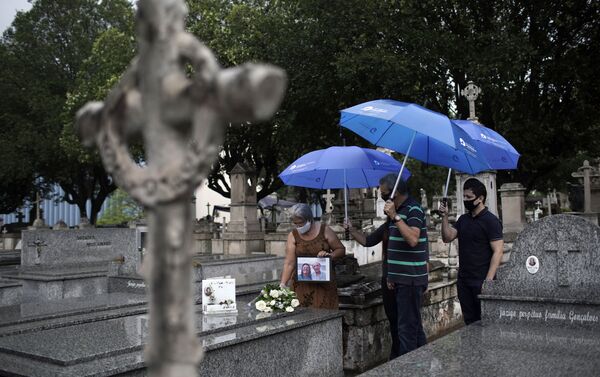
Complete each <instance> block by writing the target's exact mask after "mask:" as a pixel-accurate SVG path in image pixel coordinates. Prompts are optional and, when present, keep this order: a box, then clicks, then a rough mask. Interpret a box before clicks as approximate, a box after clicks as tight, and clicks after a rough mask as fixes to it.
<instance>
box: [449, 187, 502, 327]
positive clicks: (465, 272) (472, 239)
mask: <svg viewBox="0 0 600 377" xmlns="http://www.w3.org/2000/svg"><path fill="white" fill-rule="evenodd" d="M486 197H487V191H486V189H485V185H484V184H483V183H481V182H480V181H479V180H477V179H475V178H470V179H467V181H466V182H465V184H464V185H463V200H464V204H465V210H466V211H467V213H465V214H464V215H462V216H460V217H459V218H458V221H457V222H456V224H455V225H454V227H452V226H450V225H449V224H448V210H447V208H446V206H445V205H444V204H443V203H442V204H440V208H439V209H440V212H441V213H442V216H443V217H442V240H443V241H444V242H446V243H448V242H452V241H453V240H455V239H456V238H457V237H458V261H459V266H458V282H457V288H458V300H459V301H460V307H461V309H462V313H463V318H464V321H465V324H467V325H470V324H471V323H473V322H476V321H479V320H481V302H480V301H479V298H478V297H477V296H478V295H479V294H480V293H481V286H482V285H483V281H484V280H492V279H494V276H495V275H496V269H497V268H498V266H499V265H500V260H501V259H502V252H503V249H504V241H503V240H502V224H501V223H500V220H499V219H498V217H496V216H495V215H494V214H493V213H491V212H490V211H488V209H487V207H486V206H485V204H484V203H485V199H486Z"/></svg>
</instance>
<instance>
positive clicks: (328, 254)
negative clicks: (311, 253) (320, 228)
mask: <svg viewBox="0 0 600 377" xmlns="http://www.w3.org/2000/svg"><path fill="white" fill-rule="evenodd" d="M330 255H331V253H330V252H329V251H325V250H321V251H319V254H317V257H319V258H324V257H328V256H330Z"/></svg>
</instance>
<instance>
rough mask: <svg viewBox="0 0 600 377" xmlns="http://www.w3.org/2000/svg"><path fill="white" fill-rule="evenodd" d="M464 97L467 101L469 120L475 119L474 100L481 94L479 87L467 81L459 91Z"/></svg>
mask: <svg viewBox="0 0 600 377" xmlns="http://www.w3.org/2000/svg"><path fill="white" fill-rule="evenodd" d="M460 93H461V94H462V95H463V96H464V97H465V98H466V99H467V101H469V118H468V119H469V120H472V121H475V122H476V121H477V117H476V116H475V101H476V100H477V97H479V95H480V94H481V88H479V87H478V86H477V85H475V84H474V83H473V81H469V82H468V83H467V86H466V87H465V88H464V89H463V90H462V91H461V92H460Z"/></svg>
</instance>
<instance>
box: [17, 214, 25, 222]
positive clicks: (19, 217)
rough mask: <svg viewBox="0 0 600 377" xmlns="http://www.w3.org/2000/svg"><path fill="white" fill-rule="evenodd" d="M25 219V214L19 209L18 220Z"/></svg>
mask: <svg viewBox="0 0 600 377" xmlns="http://www.w3.org/2000/svg"><path fill="white" fill-rule="evenodd" d="M23 220H25V215H24V214H23V212H21V211H17V222H18V223H22V222H23Z"/></svg>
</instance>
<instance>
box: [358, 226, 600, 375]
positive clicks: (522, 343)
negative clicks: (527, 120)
mask: <svg viewBox="0 0 600 377" xmlns="http://www.w3.org/2000/svg"><path fill="white" fill-rule="evenodd" d="M599 235H600V228H599V227H598V226H596V225H594V224H592V223H590V222H588V221H586V220H584V219H582V218H580V217H575V216H569V215H555V216H548V217H545V218H543V219H542V220H539V221H537V222H535V223H533V224H530V225H528V226H527V227H526V228H525V229H524V230H523V232H521V233H520V234H519V236H518V237H517V239H516V241H515V244H514V246H513V250H512V254H511V257H510V260H509V262H508V263H507V264H506V265H504V266H503V267H501V268H500V269H499V270H498V273H497V280H495V281H492V282H486V283H485V284H484V286H483V290H482V294H481V295H480V298H481V301H482V320H481V321H480V322H477V323H475V324H472V325H470V326H466V327H464V328H462V329H460V330H458V331H456V332H454V333H452V334H450V335H447V336H445V337H442V338H440V339H438V340H436V341H434V342H432V343H431V344H428V345H426V346H424V347H421V348H419V349H417V350H415V351H413V352H410V353H408V354H406V355H403V356H401V357H399V358H397V359H395V360H392V361H390V362H388V363H386V364H383V365H382V366H380V367H377V368H375V369H372V370H371V371H369V372H367V373H365V374H363V375H364V376H391V375H397V372H398V371H402V373H403V374H407V375H413V376H448V377H450V376H459V375H461V376H462V375H465V376H469V375H486V376H533V377H535V376H581V377H587V376H598V375H599V373H600V359H598V357H597V355H598V354H599V353H600V321H599V319H600V289H599V288H600V275H599V274H598V271H600V238H599Z"/></svg>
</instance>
